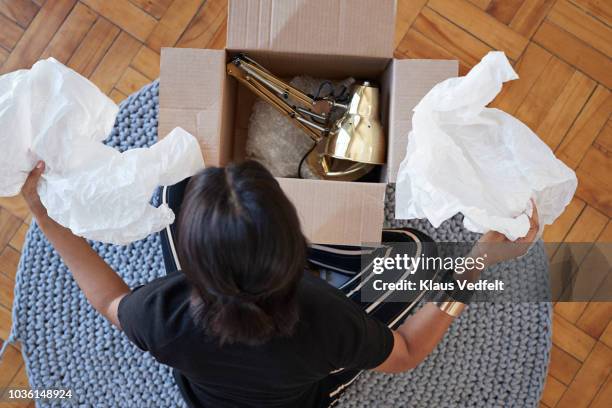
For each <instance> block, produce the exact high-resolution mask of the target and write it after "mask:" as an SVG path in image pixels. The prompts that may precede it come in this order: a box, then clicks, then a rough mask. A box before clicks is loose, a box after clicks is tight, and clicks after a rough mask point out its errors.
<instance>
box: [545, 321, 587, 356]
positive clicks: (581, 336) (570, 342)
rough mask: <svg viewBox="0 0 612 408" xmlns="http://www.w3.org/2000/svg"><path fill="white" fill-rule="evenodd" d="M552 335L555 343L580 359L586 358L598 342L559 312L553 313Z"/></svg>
mask: <svg viewBox="0 0 612 408" xmlns="http://www.w3.org/2000/svg"><path fill="white" fill-rule="evenodd" d="M552 337H553V344H555V345H556V346H557V347H559V348H560V349H562V350H564V351H565V352H567V353H569V354H570V355H572V356H573V357H575V358H576V359H578V360H580V361H584V360H586V358H587V357H588V356H589V353H590V352H591V350H592V349H593V347H594V346H595V343H596V342H597V341H596V340H595V339H594V338H592V337H591V336H589V335H588V334H586V333H585V332H583V331H582V330H580V329H578V328H576V326H574V325H573V324H571V323H570V322H569V321H567V320H566V319H565V318H563V317H561V316H560V315H559V314H558V313H555V314H554V315H553V335H552Z"/></svg>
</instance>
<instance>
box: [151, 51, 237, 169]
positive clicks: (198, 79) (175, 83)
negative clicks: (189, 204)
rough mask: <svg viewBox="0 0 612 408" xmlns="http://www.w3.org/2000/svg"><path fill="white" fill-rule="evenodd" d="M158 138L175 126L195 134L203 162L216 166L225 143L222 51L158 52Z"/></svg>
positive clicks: (223, 54) (224, 84) (223, 59)
mask: <svg viewBox="0 0 612 408" xmlns="http://www.w3.org/2000/svg"><path fill="white" fill-rule="evenodd" d="M160 65H161V72H160V88H159V106H160V109H159V125H158V138H160V139H161V138H163V137H164V136H166V135H167V134H168V133H169V132H170V131H171V130H172V129H174V128H175V127H176V126H181V127H182V128H183V129H185V130H186V131H188V132H189V133H191V134H192V135H194V136H196V138H197V139H198V141H199V142H200V146H201V147H202V154H203V155H204V163H206V165H207V166H210V165H217V164H218V163H219V161H220V159H219V156H220V154H221V153H220V152H221V151H222V150H224V149H226V148H225V147H224V143H223V141H222V140H221V139H220V135H221V132H222V127H223V122H222V118H221V113H222V108H223V103H222V101H223V94H224V91H225V87H226V85H227V81H226V75H225V51H222V50H221V51H220V50H202V49H190V48H163V49H162V52H161V64H160Z"/></svg>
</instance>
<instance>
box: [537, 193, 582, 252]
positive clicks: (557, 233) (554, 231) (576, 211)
mask: <svg viewBox="0 0 612 408" xmlns="http://www.w3.org/2000/svg"><path fill="white" fill-rule="evenodd" d="M584 206H585V203H584V201H582V200H581V199H579V198H578V197H574V198H572V201H570V202H569V204H568V205H567V207H565V210H564V211H563V213H561V215H560V216H559V218H557V219H556V221H555V222H554V223H553V224H551V225H547V226H546V228H545V229H544V234H543V236H542V238H543V239H544V242H546V243H556V242H563V239H564V238H565V236H566V235H567V233H568V232H569V231H570V229H571V228H572V226H573V225H574V222H575V221H576V220H577V219H578V216H579V215H580V213H581V212H582V210H583V209H584Z"/></svg>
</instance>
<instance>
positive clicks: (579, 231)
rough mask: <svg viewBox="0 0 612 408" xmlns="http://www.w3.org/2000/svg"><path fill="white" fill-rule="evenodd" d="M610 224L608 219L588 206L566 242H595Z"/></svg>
mask: <svg viewBox="0 0 612 408" xmlns="http://www.w3.org/2000/svg"><path fill="white" fill-rule="evenodd" d="M607 223H608V217H606V216H605V215H603V214H602V213H600V212H599V211H597V210H596V209H594V208H593V207H591V206H587V207H586V208H585V209H584V211H583V212H582V213H581V214H580V217H578V220H577V221H576V223H575V224H574V226H573V227H572V229H571V230H570V232H569V234H567V237H566V238H565V242H584V243H589V242H595V241H596V240H597V237H599V234H601V232H602V231H603V229H604V228H605V227H606V224H607Z"/></svg>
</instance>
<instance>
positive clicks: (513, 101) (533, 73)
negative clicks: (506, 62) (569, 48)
mask: <svg viewBox="0 0 612 408" xmlns="http://www.w3.org/2000/svg"><path fill="white" fill-rule="evenodd" d="M551 58H552V54H551V53H549V52H548V51H546V50H545V49H544V48H542V47H540V46H539V45H536V44H533V43H530V44H529V46H528V47H527V49H526V50H525V53H524V54H523V55H522V56H521V59H520V60H518V62H517V64H516V67H515V71H516V72H517V74H518V76H519V79H518V80H516V81H510V82H507V83H506V84H504V87H503V88H502V91H501V92H500V93H499V94H498V95H497V97H496V98H495V100H493V102H491V106H492V107H495V108H498V109H501V110H503V111H505V112H508V113H510V114H512V115H514V114H515V113H516V110H517V109H518V108H519V106H521V104H522V103H523V101H524V100H525V98H526V97H527V94H528V93H529V91H530V90H531V88H532V87H533V86H534V85H535V84H536V83H537V81H538V78H539V77H540V75H542V72H544V69H545V68H546V66H547V65H548V64H549V62H550V60H551Z"/></svg>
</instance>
